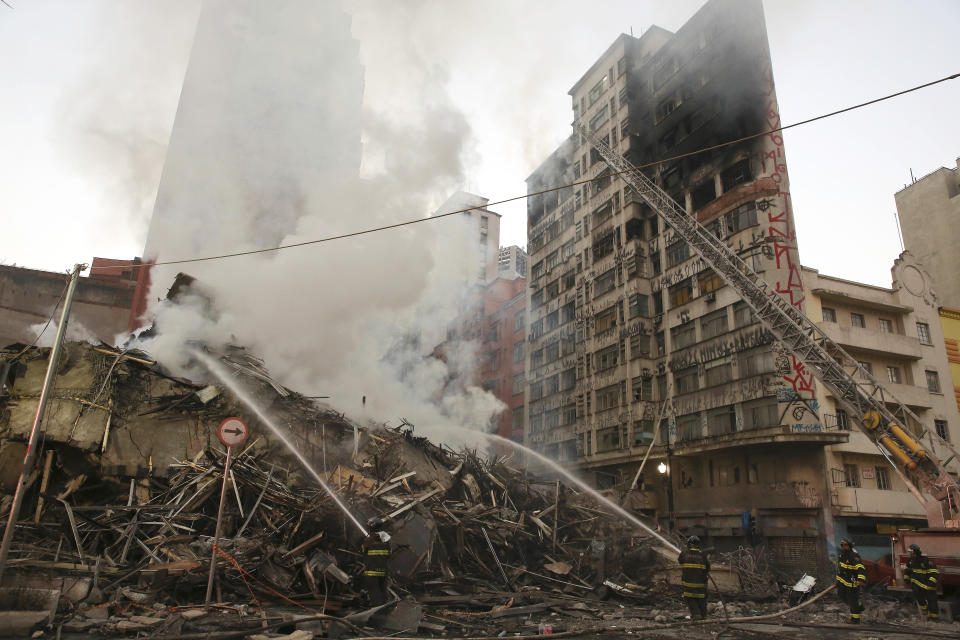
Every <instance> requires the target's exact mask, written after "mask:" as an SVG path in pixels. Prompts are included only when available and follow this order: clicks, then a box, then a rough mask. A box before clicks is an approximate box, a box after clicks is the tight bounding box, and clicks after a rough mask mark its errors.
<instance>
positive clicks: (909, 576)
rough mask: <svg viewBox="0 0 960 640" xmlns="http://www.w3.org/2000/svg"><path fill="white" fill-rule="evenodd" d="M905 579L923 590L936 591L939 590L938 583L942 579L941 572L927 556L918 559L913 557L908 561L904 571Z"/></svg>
mask: <svg viewBox="0 0 960 640" xmlns="http://www.w3.org/2000/svg"><path fill="white" fill-rule="evenodd" d="M903 577H904V579H905V581H906V582H909V583H912V584H915V585H917V586H918V587H920V588H921V589H926V590H927V591H935V590H936V589H937V581H938V580H939V578H940V570H939V569H937V565H936V564H934V562H933V560H931V559H930V558H928V557H927V556H925V555H921V556H920V557H917V556H915V555H912V556H910V559H909V560H907V567H906V569H904V571H903Z"/></svg>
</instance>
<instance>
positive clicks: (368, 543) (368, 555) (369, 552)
mask: <svg viewBox="0 0 960 640" xmlns="http://www.w3.org/2000/svg"><path fill="white" fill-rule="evenodd" d="M363 557H364V560H365V565H364V566H365V568H364V571H363V575H365V576H372V577H377V578H380V577H385V576H386V575H387V565H388V563H389V562H390V543H389V542H384V541H382V540H381V539H380V538H379V537H377V536H376V535H373V536H370V537H368V538H367V539H366V540H364V541H363Z"/></svg>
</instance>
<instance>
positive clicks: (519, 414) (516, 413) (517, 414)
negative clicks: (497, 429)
mask: <svg viewBox="0 0 960 640" xmlns="http://www.w3.org/2000/svg"><path fill="white" fill-rule="evenodd" d="M513 430H514V431H523V407H517V408H516V409H514V410H513Z"/></svg>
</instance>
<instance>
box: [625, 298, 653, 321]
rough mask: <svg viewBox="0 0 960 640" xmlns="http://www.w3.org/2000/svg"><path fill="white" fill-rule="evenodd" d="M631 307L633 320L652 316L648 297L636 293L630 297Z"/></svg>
mask: <svg viewBox="0 0 960 640" xmlns="http://www.w3.org/2000/svg"><path fill="white" fill-rule="evenodd" d="M629 307H630V317H631V318H638V317H640V316H643V317H644V318H646V317H647V316H649V315H650V311H649V308H648V305H647V296H645V295H643V294H642V293H635V294H633V295H632V296H630V301H629Z"/></svg>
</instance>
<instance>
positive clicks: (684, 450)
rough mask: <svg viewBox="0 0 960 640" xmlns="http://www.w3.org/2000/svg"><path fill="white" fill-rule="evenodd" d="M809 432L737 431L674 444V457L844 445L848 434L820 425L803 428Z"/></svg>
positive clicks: (789, 428) (791, 428) (779, 429)
mask: <svg viewBox="0 0 960 640" xmlns="http://www.w3.org/2000/svg"><path fill="white" fill-rule="evenodd" d="M804 426H806V427H808V429H809V430H800V429H797V428H796V427H795V426H791V425H777V426H774V427H766V428H764V429H751V430H748V431H737V432H734V433H727V434H723V435H718V436H709V437H706V438H698V439H696V440H684V441H679V442H676V443H674V445H673V450H674V453H675V454H676V455H693V454H697V453H704V452H707V451H715V450H717V449H725V448H728V447H746V446H751V445H769V444H781V443H797V444H813V445H824V446H825V445H828V444H842V443H844V442H847V440H848V439H849V438H850V434H849V433H848V432H846V431H831V430H827V429H825V428H824V427H823V425H804Z"/></svg>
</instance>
